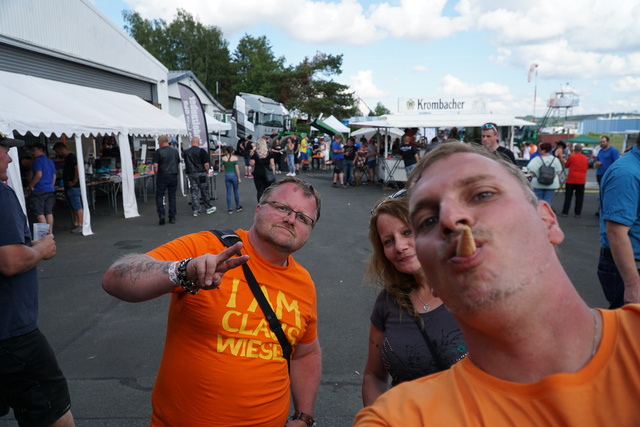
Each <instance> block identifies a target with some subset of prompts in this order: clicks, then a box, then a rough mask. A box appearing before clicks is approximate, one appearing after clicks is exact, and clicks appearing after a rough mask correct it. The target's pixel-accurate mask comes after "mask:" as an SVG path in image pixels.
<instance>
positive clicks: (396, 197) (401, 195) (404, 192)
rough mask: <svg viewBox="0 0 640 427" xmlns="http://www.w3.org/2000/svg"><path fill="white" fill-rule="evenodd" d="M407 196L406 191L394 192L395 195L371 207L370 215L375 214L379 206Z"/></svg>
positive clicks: (404, 189)
mask: <svg viewBox="0 0 640 427" xmlns="http://www.w3.org/2000/svg"><path fill="white" fill-rule="evenodd" d="M406 195H407V189H406V188H403V189H402V190H400V191H396V192H395V193H393V194H392V195H390V196H389V197H387V198H386V199H382V201H381V202H379V203H378V204H377V205H375V206H374V207H373V209H371V215H373V214H374V213H375V212H376V209H378V208H379V207H380V206H382V204H383V203H384V202H386V201H388V200H390V199H399V198H401V197H404V196H406Z"/></svg>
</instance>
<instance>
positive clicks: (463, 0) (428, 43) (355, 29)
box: [93, 0, 640, 117]
mask: <svg viewBox="0 0 640 427" xmlns="http://www.w3.org/2000/svg"><path fill="white" fill-rule="evenodd" d="M93 1H94V2H95V4H96V6H97V7H98V8H99V9H100V10H101V11H102V12H103V13H105V14H106V15H107V16H108V17H109V18H110V19H111V20H113V21H114V22H115V23H116V24H118V25H120V26H122V25H123V20H122V13H121V12H122V10H135V11H137V12H139V13H140V14H141V15H142V16H143V17H144V18H147V19H153V18H162V19H164V20H166V21H171V20H173V18H174V16H175V13H176V7H177V6H176V2H175V1H174V0H93ZM179 7H181V8H183V9H185V10H187V11H188V12H190V13H191V14H192V15H194V16H196V17H197V18H198V19H199V20H200V22H202V23H203V24H205V25H215V26H218V27H220V28H221V29H222V31H223V33H224V35H225V38H226V39H227V40H229V42H230V43H229V47H230V50H231V51H233V50H234V49H235V47H236V45H237V43H238V41H239V40H240V38H241V37H242V36H243V35H244V34H250V35H252V36H254V37H259V36H263V35H264V36H266V37H267V38H268V39H269V40H270V41H271V44H272V46H273V51H274V53H275V54H276V56H284V57H285V58H286V60H287V63H289V64H297V63H298V62H300V61H301V60H302V59H303V58H304V57H305V56H307V57H311V56H313V55H314V54H315V52H316V51H320V52H324V53H330V54H334V55H338V54H342V55H344V56H343V67H342V70H343V73H342V74H341V75H340V76H337V77H336V80H337V81H339V82H340V83H343V84H347V85H349V86H350V87H351V89H352V90H353V91H354V92H355V93H356V95H358V96H359V97H360V98H361V99H362V100H363V101H364V102H365V103H366V104H367V105H369V106H370V107H371V108H373V107H375V105H376V103H377V102H382V103H383V104H384V105H385V106H386V107H387V108H388V109H390V110H391V111H397V110H398V103H399V102H398V99H399V98H408V97H412V98H443V99H451V98H455V97H458V98H465V99H477V98H482V99H483V100H484V101H485V103H486V105H487V107H488V109H489V110H490V111H492V112H494V113H511V114H515V115H519V116H521V115H530V114H533V113H534V91H535V90H536V89H537V99H536V102H535V114H536V116H538V117H539V116H542V115H544V113H545V112H546V105H547V100H548V98H549V97H551V96H553V93H554V92H556V91H561V90H565V91H571V92H573V93H575V94H576V96H578V97H579V98H580V106H579V107H577V108H574V109H573V113H574V114H594V113H600V114H609V113H614V112H638V113H640V25H639V23H640V3H639V2H638V1H637V0H616V1H615V2H614V1H604V0H580V1H578V2H569V1H562V0H560V1H559V0H537V1H533V0H454V1H447V0H395V1H394V0H391V1H386V2H385V1H375V0H335V1H330V0H325V1H316V0H234V1H226V0H225V1H223V0H181V1H180V2H179ZM532 64H538V68H537V72H538V73H537V79H536V78H535V75H534V76H533V77H532V80H531V82H528V77H529V70H530V68H531V66H532ZM536 82H537V83H536Z"/></svg>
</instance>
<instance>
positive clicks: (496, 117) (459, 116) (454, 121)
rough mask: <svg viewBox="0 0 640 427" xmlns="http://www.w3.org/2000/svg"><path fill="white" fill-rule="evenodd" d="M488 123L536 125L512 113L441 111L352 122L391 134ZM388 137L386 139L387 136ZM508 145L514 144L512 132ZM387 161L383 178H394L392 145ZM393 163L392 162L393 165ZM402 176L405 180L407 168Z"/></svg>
mask: <svg viewBox="0 0 640 427" xmlns="http://www.w3.org/2000/svg"><path fill="white" fill-rule="evenodd" d="M485 123H495V124H496V125H498V126H499V127H504V126H508V127H513V126H527V125H535V123H533V122H529V121H527V120H522V119H518V118H516V117H513V116H509V115H502V114H486V113H442V114H389V115H385V116H382V120H376V121H369V122H367V121H363V122H354V123H350V125H351V126H356V127H360V128H370V129H380V130H381V133H384V134H387V133H390V130H391V129H394V128H396V129H407V128H409V129H411V128H440V127H480V126H482V125H483V124H485ZM385 140H387V138H385ZM509 146H510V147H513V132H511V140H510V141H509ZM384 157H385V162H384V163H383V165H384V167H383V173H384V174H385V176H384V181H385V182H388V181H390V180H391V181H395V180H398V181H400V180H402V179H393V178H394V176H395V171H396V170H398V163H399V160H398V159H388V157H389V146H388V145H385V153H384ZM390 163H393V164H390ZM399 175H400V176H402V177H403V179H406V175H404V171H402V173H401V174H399Z"/></svg>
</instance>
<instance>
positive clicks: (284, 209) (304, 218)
mask: <svg viewBox="0 0 640 427" xmlns="http://www.w3.org/2000/svg"><path fill="white" fill-rule="evenodd" d="M261 204H263V205H269V206H271V207H272V208H273V209H275V210H276V211H278V212H280V213H281V214H282V216H285V217H287V216H289V215H291V212H293V213H295V214H296V220H298V221H300V222H301V223H303V224H304V225H309V226H313V225H314V224H315V223H316V220H315V219H313V218H311V217H310V216H309V215H307V214H304V213H302V212H298V211H296V210H293V209H292V208H291V207H290V206H287V205H285V204H284V203H280V202H276V201H273V200H272V201H270V202H262V203H261Z"/></svg>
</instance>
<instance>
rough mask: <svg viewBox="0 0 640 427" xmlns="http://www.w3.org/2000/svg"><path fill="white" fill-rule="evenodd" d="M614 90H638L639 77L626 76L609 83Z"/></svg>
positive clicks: (639, 88)
mask: <svg viewBox="0 0 640 427" xmlns="http://www.w3.org/2000/svg"><path fill="white" fill-rule="evenodd" d="M611 90H613V91H614V92H623V93H634V92H640V77H631V76H626V77H623V78H621V79H618V80H616V81H615V82H613V83H612V84H611Z"/></svg>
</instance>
